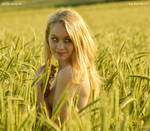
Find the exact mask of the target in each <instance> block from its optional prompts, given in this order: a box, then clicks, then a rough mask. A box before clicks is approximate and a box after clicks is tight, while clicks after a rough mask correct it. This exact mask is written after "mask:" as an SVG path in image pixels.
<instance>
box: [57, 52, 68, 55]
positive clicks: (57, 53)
mask: <svg viewBox="0 0 150 131" xmlns="http://www.w3.org/2000/svg"><path fill="white" fill-rule="evenodd" d="M65 53H66V52H57V54H60V55H61V54H65Z"/></svg>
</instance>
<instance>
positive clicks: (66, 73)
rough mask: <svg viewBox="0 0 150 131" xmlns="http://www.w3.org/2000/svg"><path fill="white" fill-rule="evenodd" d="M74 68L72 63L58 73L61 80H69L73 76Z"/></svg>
mask: <svg viewBox="0 0 150 131" xmlns="http://www.w3.org/2000/svg"><path fill="white" fill-rule="evenodd" d="M72 74H73V69H72V66H71V65H68V66H66V67H65V68H64V69H62V70H61V71H60V72H59V74H58V79H59V80H61V81H64V82H65V81H68V80H70V79H71V78H72Z"/></svg>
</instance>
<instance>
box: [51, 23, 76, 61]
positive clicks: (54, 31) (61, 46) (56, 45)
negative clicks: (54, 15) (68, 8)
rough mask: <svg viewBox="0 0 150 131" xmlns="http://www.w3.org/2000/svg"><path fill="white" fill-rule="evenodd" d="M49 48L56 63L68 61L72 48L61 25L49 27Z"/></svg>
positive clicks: (56, 24)
mask: <svg viewBox="0 0 150 131" xmlns="http://www.w3.org/2000/svg"><path fill="white" fill-rule="evenodd" d="M48 41H49V46H50V50H51V52H52V54H53V55H54V57H55V58H56V59H57V60H58V61H69V60H70V58H71V56H72V53H73V50H74V47H73V43H72V41H71V39H70V37H69V35H68V32H67V30H66V28H65V26H64V25H63V24H61V23H55V24H53V25H51V30H50V34H49V38H48Z"/></svg>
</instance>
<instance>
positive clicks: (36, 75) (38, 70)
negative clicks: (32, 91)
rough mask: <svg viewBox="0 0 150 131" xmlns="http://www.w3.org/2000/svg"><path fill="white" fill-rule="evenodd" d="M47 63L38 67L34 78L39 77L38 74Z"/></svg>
mask: <svg viewBox="0 0 150 131" xmlns="http://www.w3.org/2000/svg"><path fill="white" fill-rule="evenodd" d="M45 67H46V65H45V64H44V65H42V66H40V67H39V68H37V70H36V72H35V75H34V80H35V79H36V78H37V77H38V75H39V74H40V73H41V72H42V71H43V70H44V69H45Z"/></svg>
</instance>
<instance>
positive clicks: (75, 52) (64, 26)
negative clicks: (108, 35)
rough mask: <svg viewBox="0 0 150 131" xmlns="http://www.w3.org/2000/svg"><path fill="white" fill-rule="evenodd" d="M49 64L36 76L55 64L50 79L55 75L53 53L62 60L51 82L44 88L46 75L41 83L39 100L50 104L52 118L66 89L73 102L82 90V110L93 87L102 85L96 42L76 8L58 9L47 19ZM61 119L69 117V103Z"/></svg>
mask: <svg viewBox="0 0 150 131" xmlns="http://www.w3.org/2000/svg"><path fill="white" fill-rule="evenodd" d="M45 39H46V42H45V43H44V46H45V64H44V65H43V66H41V67H39V68H38V69H37V71H36V74H35V79H36V78H37V77H38V76H39V74H40V73H44V72H46V70H47V67H51V74H50V78H52V77H54V73H55V72H56V71H55V68H56V67H55V66H54V65H52V62H51V59H52V56H54V58H55V59H56V60H57V61H58V72H57V74H56V77H55V78H54V80H53V81H52V83H51V84H47V88H46V92H45V94H43V93H42V91H43V83H44V77H43V78H42V79H41V80H40V81H39V82H38V83H37V85H36V87H37V103H38V104H39V105H41V104H42V105H44V103H45V104H46V106H47V110H48V111H49V115H50V117H51V116H52V111H53V107H54V106H55V105H56V103H57V102H58V101H59V99H60V97H61V95H62V94H63V92H64V90H65V89H68V90H69V98H70V101H71V103H72V101H73V98H74V96H75V94H76V93H77V92H78V93H79V100H78V105H77V106H78V109H81V108H83V107H84V106H85V105H86V104H87V103H88V101H89V99H90V97H91V94H92V93H91V91H92V89H94V88H96V87H99V83H100V80H99V76H98V73H97V71H96V68H95V65H94V59H95V55H96V54H95V53H96V51H95V43H94V41H93V39H92V37H91V35H90V33H89V31H88V29H87V26H86V24H85V22H84V21H83V19H82V17H81V16H80V15H79V14H78V13H77V12H76V11H74V10H71V9H61V10H58V11H56V12H55V13H54V14H53V15H52V16H51V17H50V18H49V19H48V22H47V27H46V32H45ZM59 116H60V120H61V122H64V121H65V120H67V118H68V112H67V104H66V103H64V105H63V106H62V108H61V110H60V113H59Z"/></svg>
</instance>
